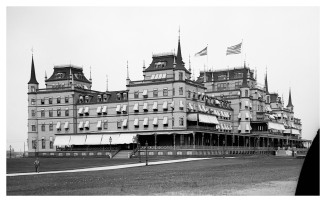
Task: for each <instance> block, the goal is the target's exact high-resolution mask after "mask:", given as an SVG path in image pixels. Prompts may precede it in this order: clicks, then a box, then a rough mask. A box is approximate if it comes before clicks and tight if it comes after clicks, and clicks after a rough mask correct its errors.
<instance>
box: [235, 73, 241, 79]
mask: <svg viewBox="0 0 326 202" xmlns="http://www.w3.org/2000/svg"><path fill="white" fill-rule="evenodd" d="M234 78H235V79H238V78H243V73H241V72H235V73H234Z"/></svg>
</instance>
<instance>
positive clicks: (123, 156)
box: [113, 150, 132, 159]
mask: <svg viewBox="0 0 326 202" xmlns="http://www.w3.org/2000/svg"><path fill="white" fill-rule="evenodd" d="M131 153H132V150H120V151H119V152H118V153H117V154H116V155H114V156H113V158H114V159H128V158H130V156H131Z"/></svg>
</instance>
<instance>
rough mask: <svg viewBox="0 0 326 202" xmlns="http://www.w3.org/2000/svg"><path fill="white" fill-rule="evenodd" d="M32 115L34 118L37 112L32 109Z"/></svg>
mask: <svg viewBox="0 0 326 202" xmlns="http://www.w3.org/2000/svg"><path fill="white" fill-rule="evenodd" d="M31 113H32V117H34V116H35V110H34V109H32V111H31Z"/></svg>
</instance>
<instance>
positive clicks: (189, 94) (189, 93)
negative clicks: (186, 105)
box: [188, 90, 191, 98]
mask: <svg viewBox="0 0 326 202" xmlns="http://www.w3.org/2000/svg"><path fill="white" fill-rule="evenodd" d="M190 96H191V92H190V90H188V98H190Z"/></svg>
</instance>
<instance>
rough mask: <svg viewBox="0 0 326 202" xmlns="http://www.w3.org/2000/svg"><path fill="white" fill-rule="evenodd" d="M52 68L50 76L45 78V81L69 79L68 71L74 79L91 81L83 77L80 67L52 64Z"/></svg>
mask: <svg viewBox="0 0 326 202" xmlns="http://www.w3.org/2000/svg"><path fill="white" fill-rule="evenodd" d="M53 69H54V71H53V74H52V75H51V76H50V78H48V79H47V80H45V82H50V81H64V80H69V79H70V72H71V73H72V75H73V79H74V81H81V82H85V83H92V82H90V81H89V80H88V79H87V78H86V77H85V75H84V73H83V69H82V68H81V67H77V66H74V65H61V66H54V68H53Z"/></svg>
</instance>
